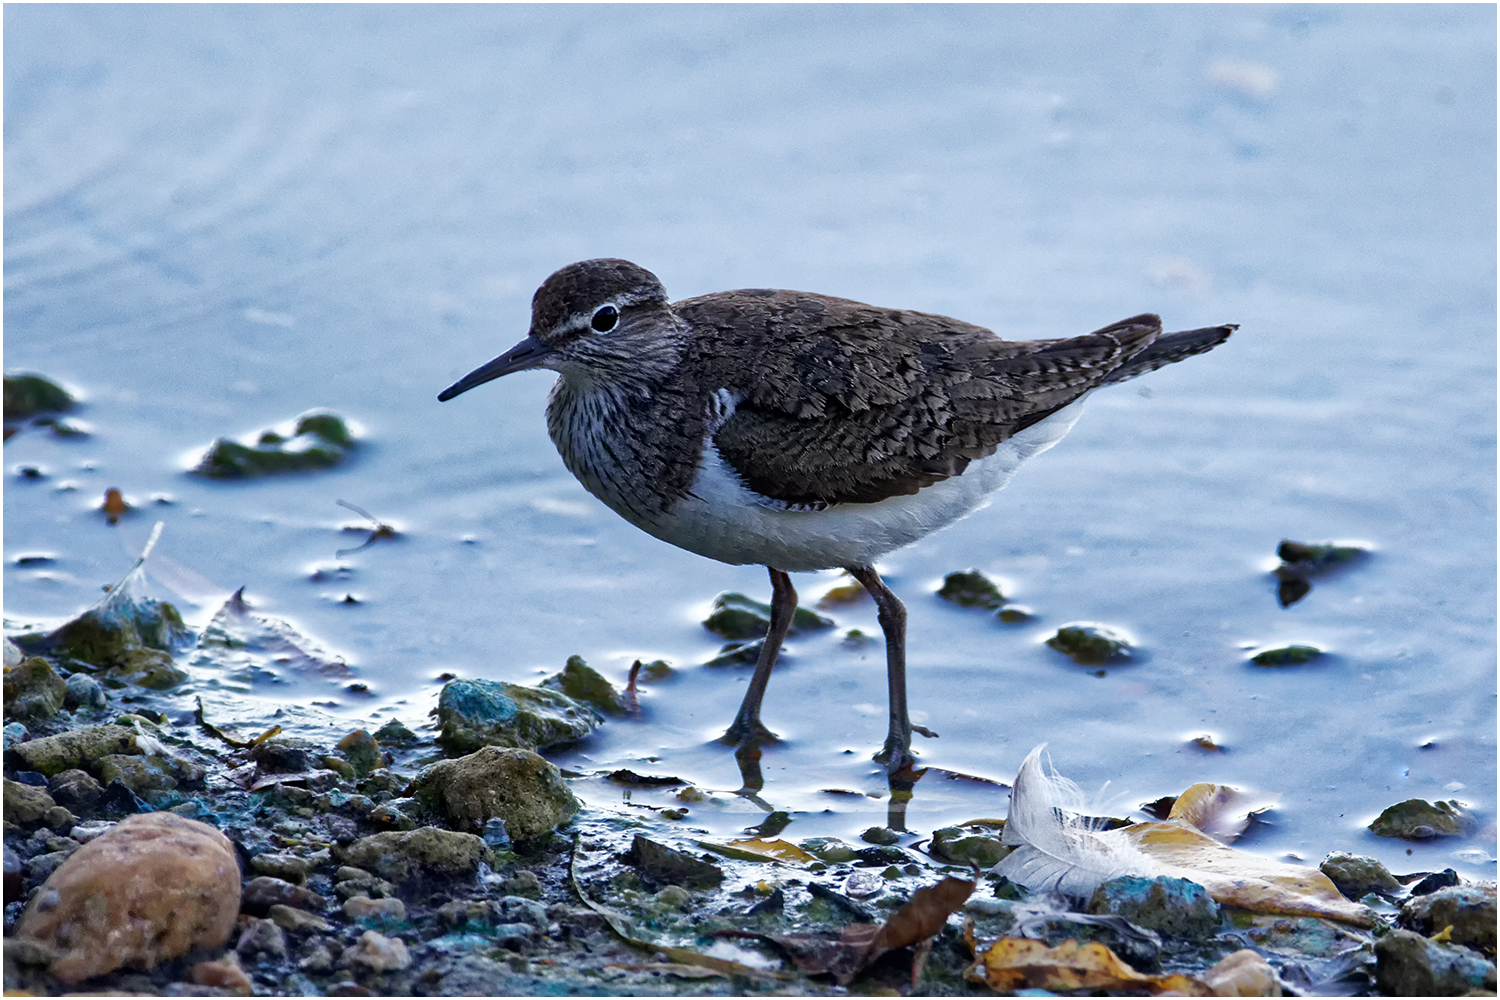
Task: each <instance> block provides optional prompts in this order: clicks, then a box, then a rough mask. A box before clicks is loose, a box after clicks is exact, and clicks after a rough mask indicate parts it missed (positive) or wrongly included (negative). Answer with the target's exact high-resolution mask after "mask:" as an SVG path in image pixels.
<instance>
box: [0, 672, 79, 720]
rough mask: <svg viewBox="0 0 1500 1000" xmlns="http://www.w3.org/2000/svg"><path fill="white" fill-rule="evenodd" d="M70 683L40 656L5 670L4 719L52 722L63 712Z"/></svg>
mask: <svg viewBox="0 0 1500 1000" xmlns="http://www.w3.org/2000/svg"><path fill="white" fill-rule="evenodd" d="M67 695H68V682H67V681H65V680H63V679H62V678H61V677H60V676H58V673H57V671H56V670H54V669H53V667H52V664H51V663H49V662H47V661H46V660H45V659H43V658H42V657H40V656H32V657H28V658H27V659H25V660H23V661H22V662H21V663H20V664H19V665H18V666H14V667H6V668H5V715H6V717H7V718H12V719H22V720H34V719H50V718H52V717H53V716H54V715H56V714H57V713H58V712H59V711H61V710H62V707H63V703H64V701H65V700H66V699H67Z"/></svg>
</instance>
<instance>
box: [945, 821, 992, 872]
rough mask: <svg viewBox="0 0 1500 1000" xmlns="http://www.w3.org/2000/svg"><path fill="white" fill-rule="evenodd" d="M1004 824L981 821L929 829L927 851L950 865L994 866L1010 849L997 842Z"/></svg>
mask: <svg viewBox="0 0 1500 1000" xmlns="http://www.w3.org/2000/svg"><path fill="white" fill-rule="evenodd" d="M1004 829H1005V824H1004V823H1003V822H1001V821H999V820H981V821H978V822H974V823H965V824H964V825H963V826H945V827H943V828H942V829H941V830H934V831H933V832H932V846H931V847H930V848H929V850H930V851H931V852H932V856H933V857H935V858H937V859H938V860H939V861H944V862H946V863H948V864H951V865H967V864H971V863H972V864H976V865H978V866H979V867H980V868H993V867H994V866H995V865H997V864H999V863H1000V861H1001V860H1002V859H1004V857H1005V856H1006V855H1007V854H1009V853H1010V852H1011V848H1009V847H1006V846H1004V845H1003V844H1002V843H1001V842H1000V837H1001V835H1002V833H1003V831H1004Z"/></svg>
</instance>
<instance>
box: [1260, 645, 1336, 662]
mask: <svg viewBox="0 0 1500 1000" xmlns="http://www.w3.org/2000/svg"><path fill="white" fill-rule="evenodd" d="M1322 655H1323V651H1322V650H1321V649H1319V648H1318V647H1317V646H1278V647H1277V648H1276V649H1266V650H1262V651H1261V652H1259V653H1256V654H1255V655H1254V656H1252V657H1250V662H1251V663H1253V664H1255V665H1256V666H1257V667H1300V666H1301V665H1302V664H1304V663H1311V662H1312V661H1314V660H1316V659H1319V658H1320V657H1322Z"/></svg>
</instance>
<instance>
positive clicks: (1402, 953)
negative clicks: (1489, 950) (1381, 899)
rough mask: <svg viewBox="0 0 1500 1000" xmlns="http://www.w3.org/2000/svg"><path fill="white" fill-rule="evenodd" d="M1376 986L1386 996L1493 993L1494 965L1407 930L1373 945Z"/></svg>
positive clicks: (1460, 949)
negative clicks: (1477, 991)
mask: <svg viewBox="0 0 1500 1000" xmlns="http://www.w3.org/2000/svg"><path fill="white" fill-rule="evenodd" d="M1375 983H1376V985H1377V986H1378V987H1379V989H1380V992H1381V993H1382V994H1383V995H1385V996H1398V997H1423V996H1426V997H1457V996H1465V995H1472V994H1473V993H1474V992H1475V991H1476V990H1487V991H1489V993H1491V994H1493V993H1494V992H1495V983H1496V979H1495V963H1493V962H1487V961H1485V960H1484V959H1483V958H1482V957H1480V956H1479V955H1478V954H1476V953H1474V952H1472V951H1470V950H1469V949H1467V948H1464V947H1461V946H1459V945H1451V944H1441V943H1439V942H1437V941H1432V940H1429V939H1428V938H1425V937H1423V936H1422V935H1420V934H1415V933H1413V932H1411V931H1407V930H1393V931H1391V932H1390V933H1389V934H1387V935H1385V936H1384V937H1382V938H1381V939H1380V940H1378V941H1376V942H1375Z"/></svg>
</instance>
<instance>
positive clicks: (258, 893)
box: [240, 875, 324, 917]
mask: <svg viewBox="0 0 1500 1000" xmlns="http://www.w3.org/2000/svg"><path fill="white" fill-rule="evenodd" d="M276 905H281V906H295V907H298V908H301V907H305V906H308V905H311V906H312V907H313V908H314V909H322V908H323V905H324V900H323V897H322V896H319V895H318V894H317V893H315V892H313V891H312V890H311V889H307V888H304V887H302V886H300V885H293V884H292V883H290V882H288V881H286V880H284V879H279V878H274V877H272V876H270V875H257V876H256V877H255V878H253V879H251V880H250V881H248V882H246V883H245V889H244V893H243V896H242V898H241V900H240V909H242V910H244V911H245V912H246V913H249V914H251V915H252V916H257V917H264V916H266V915H267V914H268V913H270V912H271V907H273V906H276Z"/></svg>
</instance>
